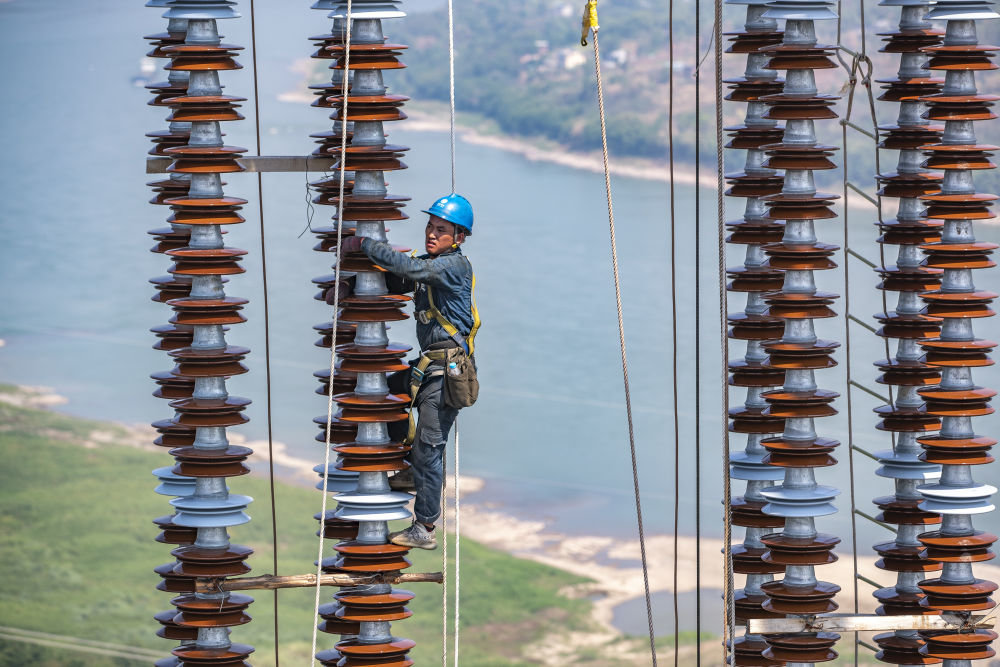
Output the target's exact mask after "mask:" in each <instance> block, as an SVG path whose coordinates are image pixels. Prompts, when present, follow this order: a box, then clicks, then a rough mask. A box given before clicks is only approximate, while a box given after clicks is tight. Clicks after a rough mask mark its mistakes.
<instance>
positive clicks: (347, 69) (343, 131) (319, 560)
mask: <svg viewBox="0 0 1000 667" xmlns="http://www.w3.org/2000/svg"><path fill="white" fill-rule="evenodd" d="M353 9H354V2H353V0H347V22H346V23H345V24H344V30H345V33H346V35H345V38H344V86H343V90H342V94H343V96H344V103H343V107H342V111H341V115H340V183H339V186H340V189H339V193H338V195H337V265H336V266H335V267H334V278H333V322H332V327H333V328H332V329H331V331H332V332H333V339H332V340H331V341H330V384H329V386H328V387H327V394H326V433H325V437H324V450H325V451H324V463H323V502H322V505H321V509H320V514H319V515H320V521H323V522H325V521H326V501H327V489H328V483H329V478H330V476H329V472H330V445H331V440H332V430H333V424H332V422H333V385H334V382H333V378H334V375H336V373H337V320H338V319H339V316H340V266H341V264H342V263H343V262H342V261H341V257H342V254H343V253H342V250H341V247H342V245H341V241H342V240H343V232H344V172H345V171H346V168H347V161H346V160H345V157H346V155H347V97H348V96H347V92H348V86H347V83H348V81H349V80H350V78H351V30H352V29H353V24H352V21H353V20H354V19H353ZM325 532H326V531H325V530H324V527H323V526H321V527H320V531H319V551H318V554H317V556H316V596H315V599H314V601H313V616H314V617H315V616H319V596H320V591H321V590H322V588H321V586H320V575H321V574H322V573H323V541H324V537H325V536H324V533H325ZM318 631H319V624H318V623H313V631H312V652H311V653H310V654H309V655H310V658H309V664H310V665H314V664H315V659H316V643H317V641H318V634H317V633H318Z"/></svg>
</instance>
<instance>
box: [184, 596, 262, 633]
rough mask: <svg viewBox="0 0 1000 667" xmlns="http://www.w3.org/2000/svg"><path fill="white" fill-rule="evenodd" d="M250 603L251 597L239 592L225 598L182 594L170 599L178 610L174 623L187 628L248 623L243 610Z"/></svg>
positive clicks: (251, 601) (223, 626)
mask: <svg viewBox="0 0 1000 667" xmlns="http://www.w3.org/2000/svg"><path fill="white" fill-rule="evenodd" d="M252 603H253V598H252V597H250V596H249V595H241V594H239V593H230V594H229V595H228V596H226V597H225V598H200V597H197V596H195V595H182V596H181V597H177V598H174V599H173V600H171V601H170V604H172V605H174V606H175V607H177V609H178V612H179V613H178V614H177V616H175V617H174V623H177V624H178V625H180V626H181V627H189V628H190V627H194V628H228V627H233V626H237V625H243V624H245V623H249V622H250V617H249V616H248V615H247V614H245V613H244V611H245V610H246V608H247V607H249V606H250V605H251V604H252Z"/></svg>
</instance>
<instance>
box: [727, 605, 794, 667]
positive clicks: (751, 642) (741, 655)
mask: <svg viewBox="0 0 1000 667" xmlns="http://www.w3.org/2000/svg"><path fill="white" fill-rule="evenodd" d="M780 616H781V615H780V614H769V615H768V616H767V617H766V618H780ZM750 618H751V617H749V616H740V610H739V607H737V610H736V622H737V623H744V622H746V621H747V620H749V619H750ZM752 618H758V617H756V616H754V617H752ZM732 647H733V665H735V667H779V666H780V665H784V664H785V663H784V662H782V661H780V660H770V659H769V658H765V657H764V656H763V655H761V654H762V653H763V652H764V651H765V650H766V649H767V643H766V642H765V641H764V640H763V639H756V638H754V637H753V636H747V635H744V636H742V637H736V638H735V639H734V640H733V642H732Z"/></svg>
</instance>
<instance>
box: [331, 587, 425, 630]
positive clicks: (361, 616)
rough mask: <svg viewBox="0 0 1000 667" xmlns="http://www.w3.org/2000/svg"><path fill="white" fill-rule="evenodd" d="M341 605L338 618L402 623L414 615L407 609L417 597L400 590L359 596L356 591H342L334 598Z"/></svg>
mask: <svg viewBox="0 0 1000 667" xmlns="http://www.w3.org/2000/svg"><path fill="white" fill-rule="evenodd" d="M333 597H334V598H335V599H336V600H337V601H338V602H340V604H341V605H342V606H341V608H340V609H339V610H338V611H337V613H336V615H337V618H342V619H344V620H347V621H356V622H359V623H361V622H366V621H372V622H380V621H386V622H388V621H400V620H402V619H404V618H409V617H410V616H412V615H413V612H411V611H410V610H409V609H407V608H406V607H405V605H406V603H407V602H409V601H410V600H412V599H413V598H415V597H416V595H414V594H413V593H411V592H410V591H405V590H402V589H399V588H395V589H392V590H391V591H390V592H388V593H380V594H376V595H364V594H359V593H358V592H357V591H354V590H342V591H340V592H339V593H337V594H336V595H334V596H333Z"/></svg>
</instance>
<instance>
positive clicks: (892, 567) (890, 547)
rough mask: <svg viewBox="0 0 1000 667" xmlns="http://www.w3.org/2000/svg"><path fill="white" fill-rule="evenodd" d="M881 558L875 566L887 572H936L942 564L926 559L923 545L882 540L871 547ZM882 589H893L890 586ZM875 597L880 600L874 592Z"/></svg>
mask: <svg viewBox="0 0 1000 667" xmlns="http://www.w3.org/2000/svg"><path fill="white" fill-rule="evenodd" d="M873 548H874V549H875V551H876V553H878V555H879V556H881V557H882V558H881V559H880V560H878V561H876V563H875V567H877V568H878V569H880V570H888V571H889V572H936V571H938V570H940V569H941V568H942V567H943V566H942V565H941V564H940V563H935V562H934V561H930V560H927V559H926V557H925V556H924V550H923V547H921V546H920V545H916V546H900V545H898V544H896V543H895V542H883V543H881V544H876V545H875V546H874V547H873ZM884 590H887V591H894V590H895V589H894V587H892V586H890V587H888V588H886V589H884ZM875 598H876V599H878V600H882V598H880V597H879V596H878V594H877V593H876V595H875Z"/></svg>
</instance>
